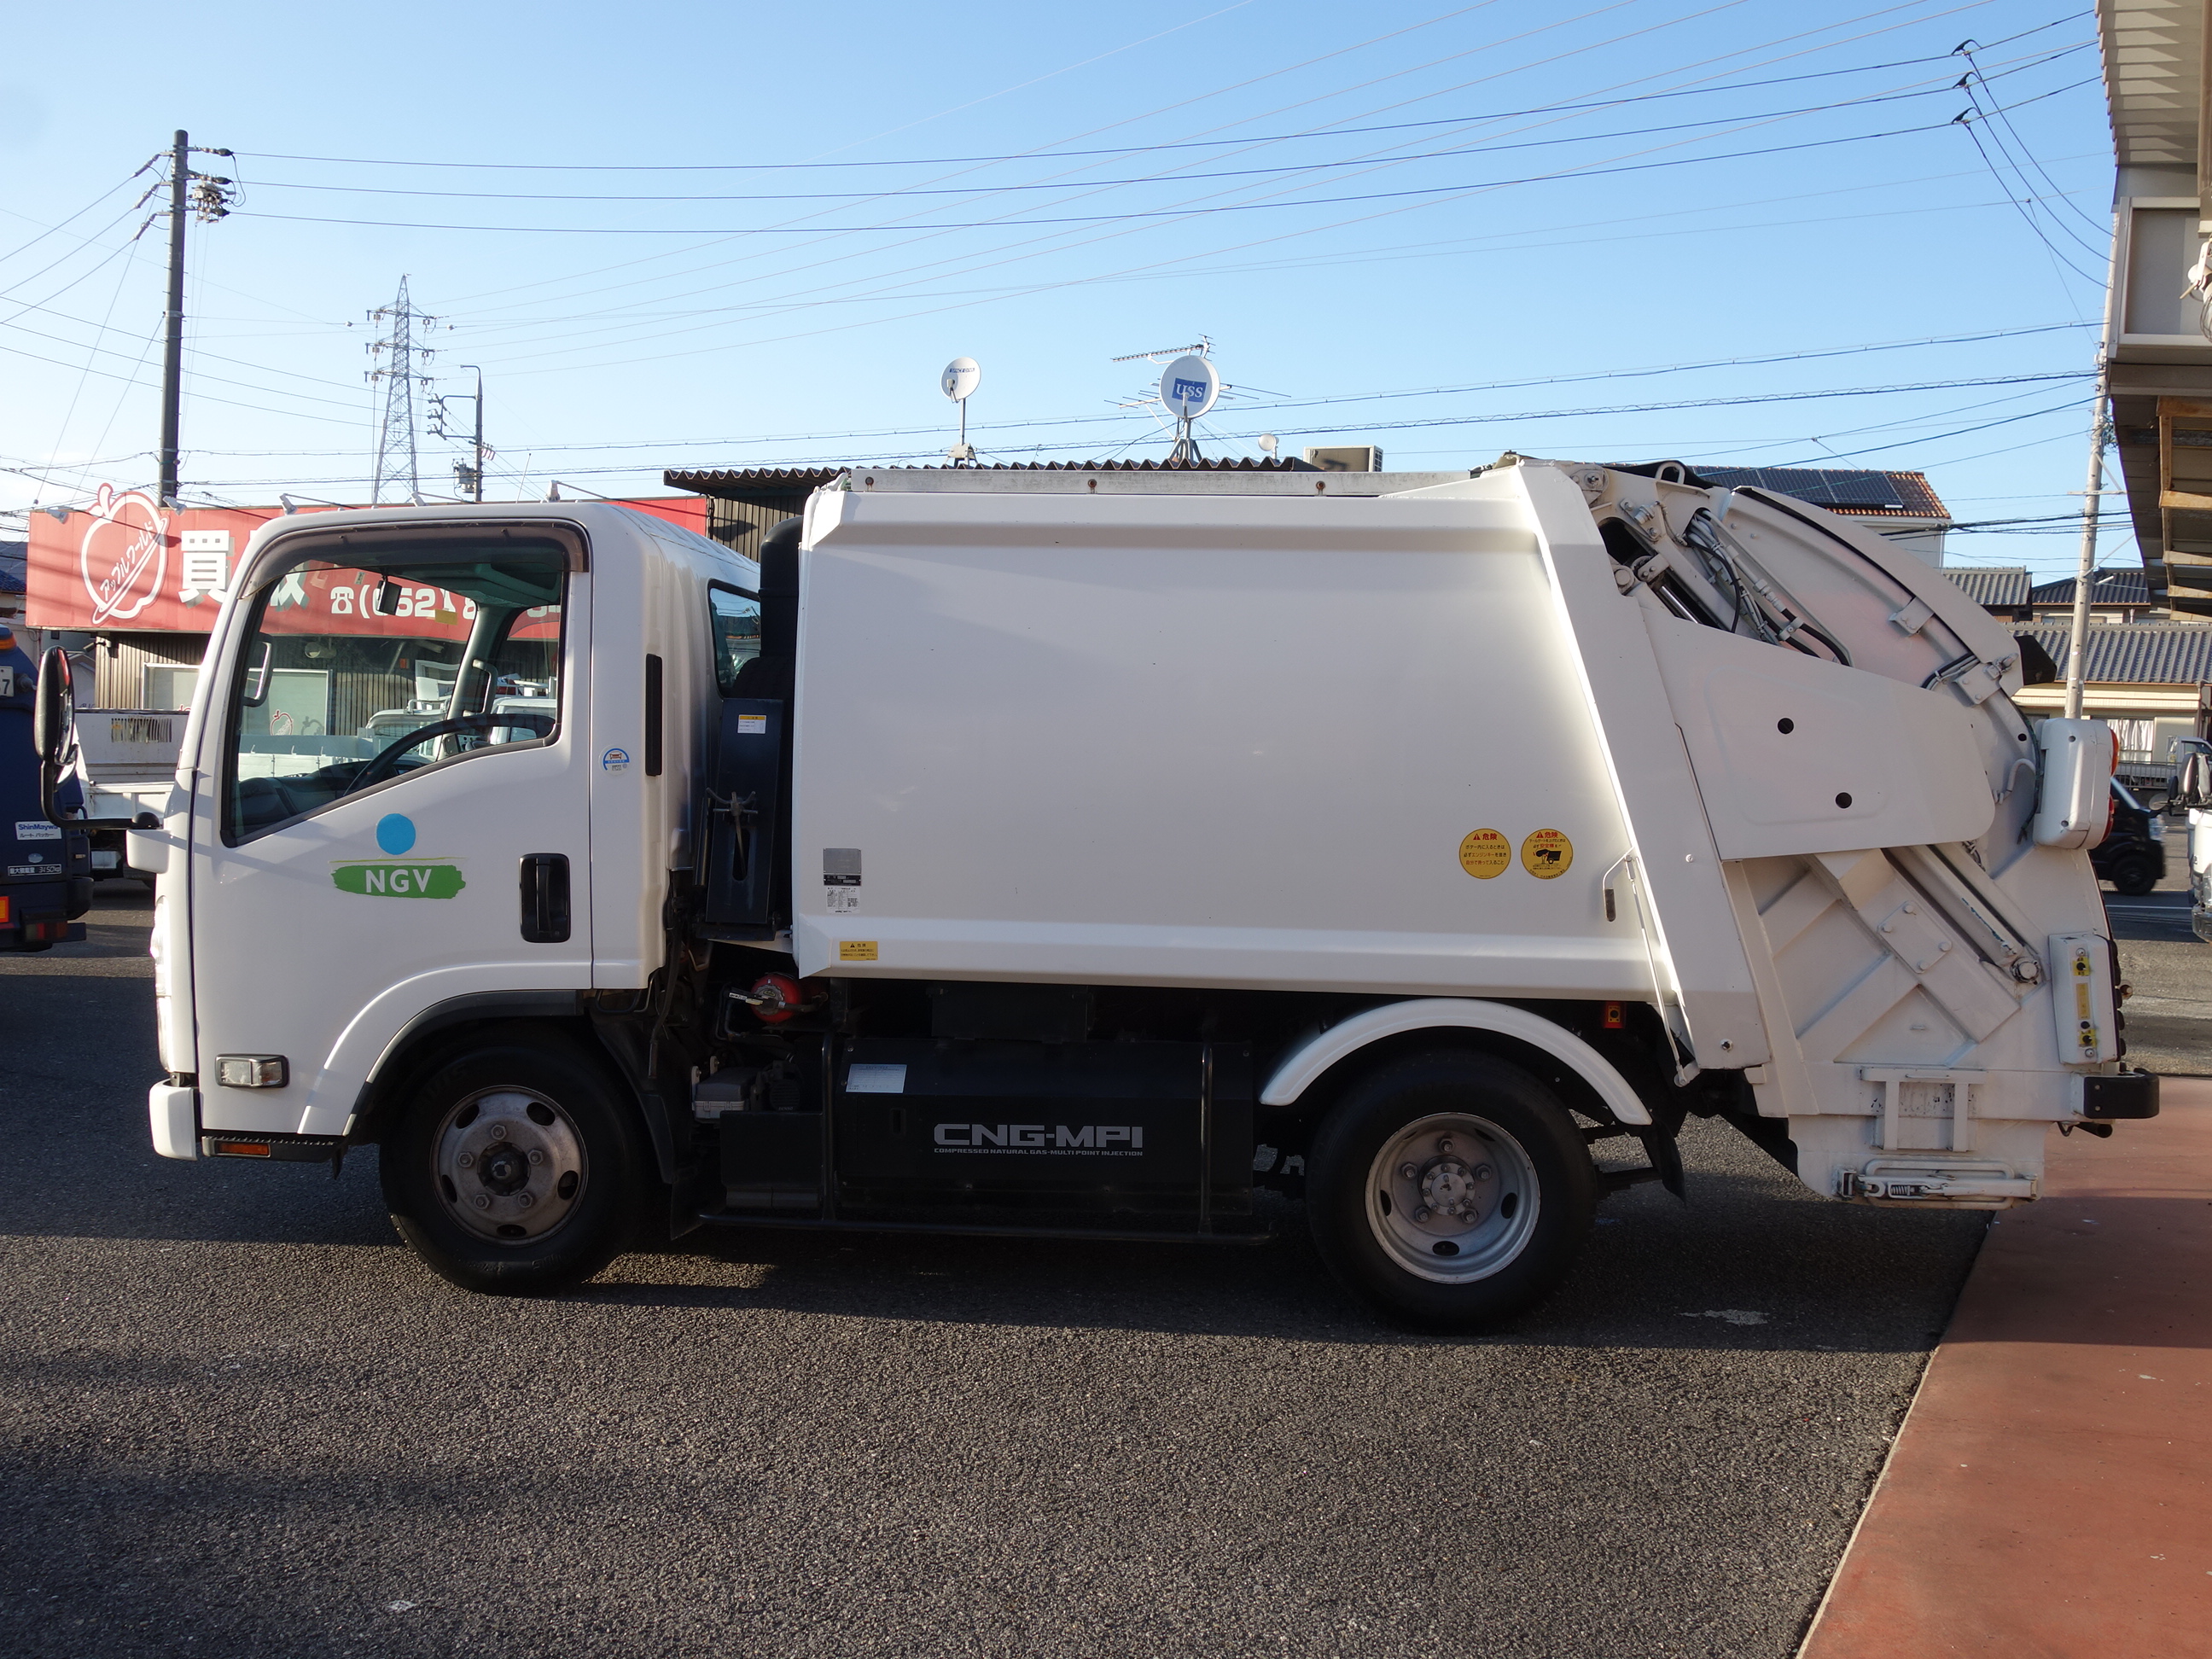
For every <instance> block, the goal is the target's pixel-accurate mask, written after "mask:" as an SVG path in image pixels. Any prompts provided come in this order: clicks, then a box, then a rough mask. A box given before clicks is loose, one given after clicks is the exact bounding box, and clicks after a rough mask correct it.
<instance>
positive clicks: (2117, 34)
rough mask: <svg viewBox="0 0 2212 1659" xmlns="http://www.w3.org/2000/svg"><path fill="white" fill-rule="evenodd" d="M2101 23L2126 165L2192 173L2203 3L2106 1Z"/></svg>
mask: <svg viewBox="0 0 2212 1659" xmlns="http://www.w3.org/2000/svg"><path fill="white" fill-rule="evenodd" d="M2097 22H2098V28H2097V33H2099V34H2100V36H2101V37H2102V39H2103V45H2104V49H2105V51H2104V57H2105V97H2106V104H2107V106H2109V107H2110V108H2111V110H2112V149H2113V152H2114V155H2115V156H2116V158H2117V159H2118V161H2119V163H2120V165H2121V166H2122V167H2188V168H2194V167H2196V165H2197V111H2198V110H2199V109H2200V108H2201V107H2202V105H2203V94H2202V92H2201V90H2200V88H2199V87H2198V84H2197V82H2198V81H2199V78H2200V76H2201V75H2202V71H2203V38H2204V4H2203V0H2105V3H2103V4H2100V6H2099V7H2098V8H2097Z"/></svg>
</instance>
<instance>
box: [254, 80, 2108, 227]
mask: <svg viewBox="0 0 2212 1659" xmlns="http://www.w3.org/2000/svg"><path fill="white" fill-rule="evenodd" d="M2089 44H2093V43H2090V42H2083V43H2081V45H2078V46H2069V47H2067V48H2066V49H2065V50H2064V51H2063V52H2052V53H2050V54H2048V55H2046V56H2045V57H2043V58H2038V59H2036V60H2034V62H2033V64H2027V65H2024V66H2023V67H2024V68H2035V67H2039V66H2040V65H2041V64H2047V63H2053V62H2056V61H2057V59H2058V58H2063V57H2067V56H2069V55H2071V54H2072V53H2074V52H2079V51H2081V50H2082V49H2083V47H2084V46H2087V45H2089ZM1949 56H1951V54H1949V53H1948V52H1947V53H1945V54H1944V55H1943V57H1940V58H1906V59H1903V60H1901V62H1900V63H1899V64H1863V65H1860V66H1858V67H1856V68H1851V69H1842V70H1820V71H1817V72H1816V73H1814V74H1810V75H1790V76H1777V77H1775V78H1774V79H1772V80H1769V81H1753V82H1741V83H1739V84H1737V85H1735V86H1726V87H1689V88H1683V89H1681V90H1680V91H1675V92H1655V93H1645V94H1639V95H1638V96H1635V97H1630V98H1612V99H1603V100H1596V101H1594V102H1589V103H1583V104H1574V103H1565V104H1547V105H1539V106H1535V107H1533V108H1529V109H1513V110H1495V111H1490V112H1483V113H1469V114H1463V115H1453V116H1440V117H1438V118H1435V119H1433V120H1426V121H1400V122H1392V123H1389V124H1388V125H1379V126H1365V127H1314V128H1309V129H1307V130H1306V131H1302V132H1287V133H1273V134H1267V135H1261V136H1252V137H1238V138H1208V139H1200V140H1196V141H1190V142H1182V143H1164V144H1133V145H1127V146H1124V147H1121V148H1116V149H1103V150H1061V151H1040V152H1032V153H1030V154H1028V155H991V156H966V157H959V156H955V157H947V158H944V159H941V160H934V161H921V160H907V161H896V162H888V161H797V162H744V163H732V164H728V165H717V166H696V167H646V166H637V167H575V168H568V167H557V168H556V167H554V166H553V164H550V163H521V162H517V163H506V162H466V161H446V162H422V163H408V162H401V163H394V164H391V165H398V166H416V165H419V166H432V167H501V168H505V167H515V168H524V167H527V168H529V169H530V170H532V171H544V170H557V171H575V172H687V173H696V172H718V173H719V172H738V173H754V172H769V171H776V170H781V169H786V168H791V169H797V168H811V167H890V166H896V167H921V166H931V167H937V166H952V165H955V164H957V163H958V162H961V161H969V162H979V163H981V162H1000V161H1031V160H1035V161H1060V160H1065V159H1073V158H1076V157H1080V156H1084V155H1098V156H1120V155H1164V154H1169V153H1171V152H1174V151H1176V150H1184V149H1216V148H1219V147H1221V146H1224V145H1241V146H1244V147H1247V148H1256V147H1258V146H1261V145H1264V144H1274V143H1293V142H1298V141H1302V140H1305V139H1311V138H1334V137H1361V136H1364V135H1367V134H1370V133H1377V132H1400V131H1408V130H1411V129H1414V128H1426V127H1437V126H1461V125H1479V124H1483V123H1487V122H1492V121H1504V120H1514V119H1519V118H1523V117H1528V116H1536V115H1551V114H1559V113H1564V112H1579V111H1587V110H1604V109H1618V108H1621V107H1624V106H1627V105H1631V104H1639V103H1650V102H1656V101H1658V100H1665V99H1675V98H1697V97H1708V96H1711V95H1712V94H1716V93H1722V92H1735V91H1741V90H1746V89H1748V88H1753V87H1761V86H1774V85H1780V84H1784V83H1785V82H1794V81H1810V80H1819V79H1821V78H1824V77H1826V76H1839V75H1865V74H1870V73H1873V72H1874V71H1875V70H1883V69H1893V68H1899V67H1902V66H1904V65H1906V64H1927V63H1936V64H1940V63H1942V62H1943V61H1945V58H1948V57H1949ZM2004 72H2005V73H2017V72H2019V71H2018V70H2008V71H2004ZM2082 84H2087V83H2086V82H2083V83H2082ZM1957 85H1958V83H1957V82H1951V81H1946V82H1942V83H1940V84H1937V85H1932V86H1928V87H1923V88H1919V89H1918V90H1917V91H1911V92H1891V93H1881V94H1871V95H1869V96H1867V97H1863V98H1849V99H1842V100H1831V101H1829V102H1826V103H1821V104H1813V105H1807V106H1802V107H1799V108H1795V109H1787V110H1767V111H1762V112H1751V113H1743V112H1738V113H1735V114H1731V115H1723V116H1712V117H1709V118H1705V119H1703V120H1699V121H1681V122H1674V123H1671V124H1669V125H1666V126H1662V127H1639V128H1632V129H1630V130H1628V131H1620V132H1601V133H1583V134H1579V135H1576V136H1573V137H1565V138H1548V139H1543V140H1540V141H1537V142H1539V143H1545V144H1571V143H1595V142H1597V141H1599V140H1601V139H1606V138H1624V137H1640V136H1643V135H1644V134H1647V133H1652V132H1672V131H1680V130H1682V129H1683V128H1685V127H1692V126H1720V125H1726V124H1727V123H1729V122H1730V121H1756V120H1766V119H1772V118H1778V117H1781V116H1788V115H1810V114H1823V113H1826V112H1831V111H1834V110H1838V109H1850V108H1853V107H1855V106H1859V105H1862V104H1885V103H1895V102H1898V101H1899V100H1904V99H1910V98H1930V97H1935V96H1937V95H1939V94H1942V93H1945V92H1948V91H1954V90H1956V89H1957ZM1531 147H1532V146H1530V145H1523V144H1497V145H1492V144H1473V145H1462V146H1459V147H1457V148H1455V149H1442V150H1431V151H1426V152H1423V153H1420V154H1416V155H1403V156H1395V157H1393V158H1392V159H1393V160H1395V161H1428V160H1433V159H1436V158H1437V157H1441V156H1447V155H1474V154H1478V153H1481V152H1483V151H1486V150H1490V149H1528V148H1531ZM264 159H276V160H297V161H330V160H334V159H337V158H331V157H318V156H299V157H291V156H286V157H274V158H264ZM1364 159H1365V158H1354V159H1352V160H1348V161H1310V162H1301V163H1297V164H1295V165H1291V166H1286V167H1244V168H1238V169H1236V170H1233V171H1231V172H1226V173H1182V174H1178V175H1176V177H1178V178H1179V179H1233V178H1245V177H1250V176H1254V175H1256V174H1261V173H1300V172H1306V171H1310V170H1316V169H1319V168H1322V167H1357V166H1358V165H1360V162H1361V161H1362V160H1364ZM362 165H372V164H369V163H363V164H362ZM375 165H382V164H375ZM1164 176H1165V175H1162V174H1157V173H1156V174H1152V175H1149V176H1147V177H1146V178H1142V179H1089V180H1086V181H1085V183H1086V185H1090V186H1091V187H1103V186H1113V185H1135V184H1150V183H1155V182H1159V181H1160V180H1161V179H1163V178H1164ZM261 182H262V184H263V185H264V188H268V189H274V190H313V191H328V192H331V193H333V194H346V195H357V196H419V197H435V198H441V199H449V200H464V201H499V202H777V201H825V200H850V199H859V198H871V199H880V198H881V197H884V196H886V195H890V196H899V197H907V196H931V195H944V196H961V195H969V194H973V193H974V191H973V187H972V186H970V187H968V188H963V189H957V190H937V189H933V188H928V187H923V186H913V187H908V186H902V185H901V186H891V187H890V188H888V189H878V190H862V191H800V192H795V193H789V194H779V195H769V196H761V195H707V196H701V195H688V196H638V195H633V194H624V195H585V194H580V193H578V192H574V191H555V192H526V191H454V190H421V189H413V188H403V187H398V186H392V185H326V184H315V183H310V182H307V181H305V180H299V179H264V180H262V181H261ZM1060 187H1061V186H1060V185H1057V184H1056V183H1054V182H1053V181H1049V180H1047V181H1040V182H1036V183H1031V184H1017V185H994V186H993V187H992V190H993V192H994V193H997V192H1000V191H1024V190H1053V189H1058V188H1060ZM2053 188H2056V186H2055V185H2054V186H2053Z"/></svg>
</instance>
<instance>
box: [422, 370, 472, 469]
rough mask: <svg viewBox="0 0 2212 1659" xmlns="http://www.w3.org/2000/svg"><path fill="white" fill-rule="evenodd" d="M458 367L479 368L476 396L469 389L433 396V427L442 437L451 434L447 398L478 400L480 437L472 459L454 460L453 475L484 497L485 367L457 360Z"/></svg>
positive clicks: (431, 418) (431, 403) (431, 416)
mask: <svg viewBox="0 0 2212 1659" xmlns="http://www.w3.org/2000/svg"><path fill="white" fill-rule="evenodd" d="M454 367H455V368H471V369H476V376H477V389H476V394H475V396H474V397H473V398H470V394H469V393H467V392H439V393H437V394H435V396H434V397H432V398H431V399H430V429H431V430H432V431H433V432H435V433H436V434H437V435H439V436H440V437H441V438H443V437H447V436H449V434H448V433H447V430H446V404H447V399H449V398H470V401H471V402H472V403H473V404H475V405H476V410H477V422H476V424H477V437H476V445H475V448H474V450H473V452H472V454H471V459H469V460H466V461H457V462H455V463H454V465H453V477H454V480H455V482H457V483H459V485H460V486H461V488H462V489H463V490H465V492H467V493H468V494H470V495H473V496H474V497H475V498H476V499H477V501H483V475H484V440H483V370H482V369H481V368H477V366H476V365H475V364H474V363H456V364H455V365H454Z"/></svg>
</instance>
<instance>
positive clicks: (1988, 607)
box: [1943, 564, 2029, 611]
mask: <svg viewBox="0 0 2212 1659" xmlns="http://www.w3.org/2000/svg"><path fill="white" fill-rule="evenodd" d="M1943 574H1945V575H1947V576H1948V577H1949V578H1950V579H1951V580H1952V583H1953V585H1954V586H1956V587H1957V588H1958V590H1959V591H1960V592H1961V593H1964V594H1965V595H1966V597H1967V598H1968V599H1972V601H1973V602H1974V603H1975V604H1976V605H1980V606H1981V607H1982V608H1983V609H1984V610H1985V611H2011V610H2015V609H2017V608H2018V607H2020V606H2021V605H2026V604H2027V602H2028V601H2027V596H2028V592H2029V589H2028V585H2027V566H2026V565H2024V564H1993V565H1985V566H1980V567H1976V566H1972V565H1963V564H1947V565H1945V566H1944V567H1943Z"/></svg>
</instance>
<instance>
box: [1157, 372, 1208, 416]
mask: <svg viewBox="0 0 2212 1659" xmlns="http://www.w3.org/2000/svg"><path fill="white" fill-rule="evenodd" d="M1220 396H1221V373H1220V371H1219V370H1218V369H1217V368H1214V366H1213V365H1212V363H1211V362H1207V361H1206V359H1205V358H1203V357H1178V358H1176V360H1175V361H1174V362H1171V363H1170V364H1169V365H1168V368H1167V373H1166V374H1163V375H1161V376H1160V401H1161V402H1162V403H1164V404H1166V405H1167V409H1168V413H1169V414H1170V415H1172V416H1175V417H1176V419H1177V420H1179V421H1194V420H1196V419H1197V418H1198V417H1199V416H1201V415H1203V414H1205V413H1206V410H1209V409H1211V408H1212V407H1213V405H1214V404H1215V403H1216V401H1218V399H1219V398H1220Z"/></svg>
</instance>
